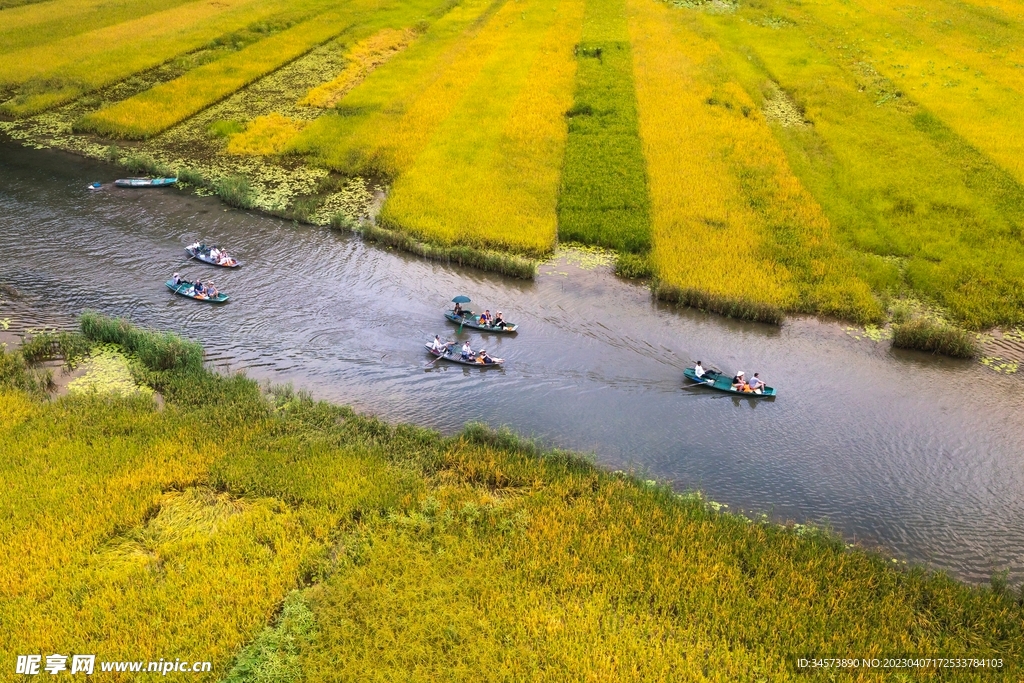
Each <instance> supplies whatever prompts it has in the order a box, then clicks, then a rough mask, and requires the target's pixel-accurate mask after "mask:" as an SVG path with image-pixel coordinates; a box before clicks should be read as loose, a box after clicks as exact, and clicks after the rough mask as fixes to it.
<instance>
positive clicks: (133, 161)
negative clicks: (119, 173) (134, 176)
mask: <svg viewBox="0 0 1024 683" xmlns="http://www.w3.org/2000/svg"><path fill="white" fill-rule="evenodd" d="M118 163H120V164H121V165H122V166H124V167H125V168H127V169H128V170H129V171H131V172H132V173H144V174H146V175H152V176H165V177H172V178H173V177H174V169H172V168H171V167H169V166H167V165H166V164H162V163H160V162H159V161H156V160H155V159H153V158H151V157H148V156H145V155H142V154H129V155H128V156H126V157H122V158H121V159H120V160H119V161H118Z"/></svg>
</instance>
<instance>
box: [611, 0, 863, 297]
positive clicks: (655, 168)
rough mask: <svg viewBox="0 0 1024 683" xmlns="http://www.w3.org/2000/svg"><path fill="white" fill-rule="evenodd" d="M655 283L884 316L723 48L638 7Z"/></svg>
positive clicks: (634, 7)
mask: <svg viewBox="0 0 1024 683" xmlns="http://www.w3.org/2000/svg"><path fill="white" fill-rule="evenodd" d="M629 12H630V36H631V39H632V41H633V51H634V64H635V80H636V90H637V101H638V104H639V114H640V133H641V138H642V140H643V144H644V153H645V156H646V158H647V172H648V178H649V182H650V194H651V218H652V236H653V243H654V249H653V254H652V260H653V263H654V266H655V269H656V272H657V275H658V276H659V277H660V278H661V279H662V281H663V282H664V283H666V284H668V285H672V286H674V287H678V288H681V289H692V290H698V291H701V292H705V293H709V294H713V295H718V296H722V297H727V298H731V299H742V300H748V301H752V302H757V303H761V304H768V305H771V306H777V307H781V308H785V309H808V310H815V311H819V312H824V313H835V314H840V315H845V316H852V317H874V316H877V314H878V311H877V306H876V305H875V304H874V303H873V301H872V299H871V295H870V292H869V291H868V288H867V285H866V284H865V283H863V282H861V281H859V280H857V279H856V278H855V276H854V274H853V268H852V264H851V263H850V262H849V260H848V259H847V258H845V257H843V256H842V255H841V254H840V253H839V251H838V247H837V245H836V244H835V242H834V239H833V235H832V227H831V225H830V223H829V221H828V219H827V218H826V216H825V214H824V213H823V211H822V210H821V207H820V206H819V205H818V203H817V202H816V201H815V200H814V198H813V197H812V196H811V195H810V193H809V192H807V190H806V189H805V188H804V187H803V185H802V184H801V182H800V180H799V179H798V178H797V177H796V176H795V175H794V174H793V172H792V170H791V169H790V167H789V164H788V161H787V159H786V156H785V154H784V152H783V150H782V148H781V147H780V146H779V144H778V142H777V141H776V140H775V138H774V136H773V135H772V131H771V128H770V127H769V126H768V124H767V122H766V121H765V119H764V116H763V115H762V114H761V113H760V111H759V107H757V106H756V105H755V103H754V101H753V100H752V99H751V98H750V96H749V94H748V93H747V92H746V91H745V90H744V89H743V88H742V87H741V86H740V84H739V83H738V82H737V81H736V80H735V79H734V78H733V76H732V75H731V74H730V73H729V70H728V68H727V64H726V60H724V59H723V55H722V53H721V49H720V48H719V46H718V45H717V44H716V43H714V42H712V41H710V40H708V39H706V38H704V37H703V36H702V35H701V33H700V32H699V31H697V30H694V27H693V25H692V24H690V23H689V18H688V15H685V14H682V13H680V12H678V11H675V10H672V9H670V8H668V7H666V6H665V5H663V4H661V3H653V2H649V1H648V0H633V1H632V2H631V3H630V4H629Z"/></svg>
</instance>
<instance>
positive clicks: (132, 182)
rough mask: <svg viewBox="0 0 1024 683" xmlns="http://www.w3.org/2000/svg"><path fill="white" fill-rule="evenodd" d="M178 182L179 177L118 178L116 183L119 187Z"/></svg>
mask: <svg viewBox="0 0 1024 683" xmlns="http://www.w3.org/2000/svg"><path fill="white" fill-rule="evenodd" d="M176 182H178V179H177V178H118V179H117V180H115V181H114V185H116V186H118V187H164V186H166V185H173V184H174V183H176Z"/></svg>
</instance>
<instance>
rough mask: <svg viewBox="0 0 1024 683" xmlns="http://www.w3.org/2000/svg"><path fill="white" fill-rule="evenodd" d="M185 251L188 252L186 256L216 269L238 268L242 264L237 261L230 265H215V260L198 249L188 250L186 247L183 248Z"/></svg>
mask: <svg viewBox="0 0 1024 683" xmlns="http://www.w3.org/2000/svg"><path fill="white" fill-rule="evenodd" d="M185 251H186V252H188V255H189V256H191V257H192V258H194V259H195V260H196V261H202V262H203V263H208V264H210V265H211V266H217V267H218V268H238V267H239V266H241V265H242V262H241V261H238V260H236V261H235V262H234V263H231V264H227V263H217V262H216V261H215V260H213V259H212V258H210V257H209V256H208V255H206V254H204V253H202V252H201V251H199V250H198V249H189V248H188V247H185Z"/></svg>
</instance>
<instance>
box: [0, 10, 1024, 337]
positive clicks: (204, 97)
mask: <svg viewBox="0 0 1024 683" xmlns="http://www.w3.org/2000/svg"><path fill="white" fill-rule="evenodd" d="M361 3H363V4H361ZM2 11H3V15H4V18H5V20H6V21H4V22H0V57H2V58H0V112H2V113H3V114H5V115H7V116H8V117H31V116H33V115H35V114H37V113H39V112H44V116H45V112H46V111H47V110H49V109H52V108H54V107H59V106H61V105H63V104H64V103H66V102H75V104H74V106H76V107H79V109H80V110H81V111H82V115H79V116H80V117H81V118H79V119H78V121H77V124H76V129H77V130H79V131H80V132H82V133H83V134H84V133H89V134H99V135H100V136H102V137H101V139H106V140H111V141H112V140H116V139H124V138H142V137H147V138H152V140H153V142H154V143H155V149H158V150H159V146H160V141H161V139H162V136H161V133H162V132H163V131H166V130H167V129H169V128H171V127H174V126H176V125H178V124H181V123H183V122H187V121H189V120H190V119H191V118H192V117H195V116H196V115H197V114H199V113H200V112H201V111H203V110H204V109H206V108H208V107H210V106H212V105H215V104H216V103H217V102H220V101H222V100H224V99H225V98H228V97H230V96H233V95H234V94H235V93H238V92H246V91H247V90H248V89H249V88H250V87H252V86H253V84H254V83H257V82H259V81H260V80H261V79H263V78H264V77H266V76H267V75H268V74H271V73H274V72H277V71H278V70H280V69H281V67H283V66H284V65H286V64H288V63H290V62H292V61H293V60H295V59H296V58H298V57H302V56H303V55H308V54H311V52H310V51H311V50H313V49H314V48H317V46H320V45H323V44H324V42H325V41H334V42H332V43H330V44H332V45H333V44H337V45H341V46H343V50H344V58H343V59H342V60H341V64H340V65H339V66H338V67H337V68H336V69H333V70H332V71H330V72H327V73H324V74H323V75H322V76H321V77H320V78H322V80H321V81H320V82H318V83H315V84H312V85H310V84H308V83H304V84H303V85H302V86H301V87H300V86H295V87H294V90H292V91H288V92H287V93H286V95H287V96H286V97H284V98H283V100H287V101H288V102H289V104H288V105H287V106H278V105H275V106H274V111H267V110H266V109H263V110H261V111H259V112H254V113H252V114H251V115H249V116H248V118H246V119H244V120H231V121H226V122H224V123H223V124H220V128H218V129H217V130H228V129H230V130H231V131H233V134H231V135H228V136H223V135H222V136H221V137H220V138H217V137H216V136H213V135H212V134H211V141H210V142H209V146H210V148H211V149H214V150H215V153H216V154H219V155H221V156H222V157H224V158H225V159H226V158H229V157H232V156H234V157H236V158H239V157H241V156H246V157H249V158H251V157H253V156H258V157H262V158H263V159H266V160H269V161H271V162H272V161H273V160H287V161H286V165H289V166H290V167H294V165H295V164H306V165H309V166H315V167H320V168H322V169H326V170H327V171H329V172H331V173H332V174H336V175H340V176H358V175H368V176H374V177H375V178H376V179H378V180H383V181H386V182H387V183H388V184H389V193H388V196H387V199H386V201H385V203H384V205H383V208H382V209H381V211H380V214H379V216H378V217H377V220H378V221H379V223H380V224H381V226H383V227H387V228H390V229H391V230H394V231H398V233H401V234H403V237H401V238H400V239H399V238H395V239H394V240H392V241H394V242H395V243H396V244H398V243H403V242H402V240H406V241H407V242H409V243H412V244H414V242H411V241H409V236H411V237H414V238H416V239H418V240H421V241H423V242H426V243H429V244H430V245H433V246H432V247H431V248H432V249H433V247H437V248H436V249H434V251H435V252H437V253H442V254H443V253H446V252H445V249H444V248H446V247H452V248H456V247H457V248H464V247H476V248H480V249H484V250H493V249H498V250H505V251H509V252H514V253H516V254H519V255H521V256H528V257H531V258H539V257H544V256H546V255H547V254H549V253H550V252H551V251H552V250H553V249H554V248H555V247H556V245H557V241H558V239H559V238H561V239H565V240H571V241H578V242H583V243H588V244H595V245H601V246H605V247H609V248H612V249H616V250H619V251H620V252H622V253H623V254H627V255H629V258H630V259H632V260H631V261H629V263H631V264H632V266H631V267H630V268H626V269H624V271H623V272H631V273H643V272H647V273H649V274H650V275H651V276H652V277H653V281H652V284H653V285H654V286H655V288H656V289H657V291H658V292H677V293H678V292H682V293H684V295H683V296H678V297H677V298H680V299H681V300H685V301H689V302H699V301H705V300H707V301H711V300H714V301H717V302H719V304H718V309H720V310H723V311H735V312H737V314H740V315H742V314H743V313H741V312H740V311H742V310H746V309H745V308H744V307H745V306H748V305H749V307H753V308H759V310H764V311H774V312H775V313H771V314H770V315H766V316H765V317H764V319H777V317H778V313H779V312H782V311H791V312H810V313H817V314H822V315H830V316H838V317H841V318H844V319H849V320H855V321H859V322H878V321H882V320H884V319H885V318H886V317H887V316H888V310H889V308H890V306H892V305H893V302H895V301H898V300H900V299H905V298H909V299H914V300H919V301H921V302H923V303H925V304H927V305H929V306H931V307H934V308H937V309H938V310H941V311H943V312H944V314H945V315H946V316H947V317H948V318H949V319H950V320H951V321H954V322H956V323H958V324H960V325H963V326H965V327H968V328H971V329H983V328H988V327H993V326H1013V325H1020V324H1021V323H1024V166H1022V163H1024V162H1022V161H1021V160H1022V159H1024V153H1022V152H1024V133H1022V132H1021V131H1022V128H1021V126H1020V125H1019V122H1018V121H1017V119H1018V118H1019V117H1018V116H1017V115H1016V113H1017V112H1019V111H1021V110H1022V105H1024V68H1022V67H1021V64H1024V52H1022V51H1024V12H1022V10H1021V7H1020V5H1019V3H1016V2H1015V1H1012V0H992V1H991V2H989V1H985V2H982V1H981V0H978V1H977V2H966V1H962V0H920V1H919V2H915V3H914V4H913V5H899V4H893V3H886V2H882V1H881V0H810V1H808V2H801V3H790V2H783V0H758V1H757V2H742V1H740V2H732V1H731V0H719V1H717V2H711V1H710V0H708V1H707V2H705V1H704V0H688V1H686V2H682V1H675V0H665V1H663V0H628V1H626V2H624V1H623V0H551V1H550V2H549V1H547V0H446V1H445V0H433V1H428V0H384V1H383V2H374V3H370V2H369V0H366V1H365V3H364V0H351V1H350V2H348V3H341V2H339V0H269V1H268V2H261V3H255V2H252V0H224V1H223V2H220V1H218V2H210V1H208V0H193V1H192V2H185V1H184V0H175V2H172V3H170V4H164V5H161V6H159V7H155V6H152V5H143V4H142V3H138V2H136V0H44V1H43V2H38V3H34V4H27V5H21V6H15V7H9V8H7V9H4V10H2ZM263 25H272V26H274V27H276V28H275V29H274V30H272V31H269V32H267V33H266V34H265V35H262V34H260V35H262V37H261V38H260V39H259V40H255V41H250V42H246V43H245V44H244V45H239V46H237V48H233V49H220V50H219V51H210V50H209V46H210V45H212V44H219V45H223V44H226V43H225V41H226V38H225V36H229V35H231V34H232V33H233V32H238V31H250V34H251V35H257V34H255V33H252V31H253V30H254V29H253V27H258V26H263ZM218 41H220V42H219V43H218ZM227 43H230V41H227ZM204 50H205V52H204ZM197 51H198V52H197ZM194 53H195V54H199V53H202V55H203V56H202V57H201V58H199V57H197V58H196V59H195V60H193V61H192V62H190V61H189V60H188V59H187V57H188V55H190V54H194ZM169 60H170V61H172V62H174V63H175V64H176V65H178V66H176V70H170V71H168V76H167V77H166V78H165V79H163V80H160V77H157V76H153V75H152V74H154V73H156V72H155V71H152V69H153V68H154V67H156V66H158V65H161V64H165V63H169ZM146 74H150V75H146ZM146 78H150V79H153V78H156V82H150V81H146ZM133 79H139V82H140V84H141V85H140V86H139V87H138V88H136V89H135V90H132V89H131V88H126V89H124V92H125V95H123V96H121V97H114V98H112V99H105V98H108V97H110V95H109V93H108V92H107V91H106V90H104V89H105V88H107V86H110V85H111V84H118V83H131V82H133ZM318 80H319V79H318ZM284 87H285V88H288V87H289V86H288V85H287V83H286V84H285V86H284ZM118 92H120V91H118ZM90 102H95V104H90ZM40 120H41V121H43V120H44V119H40ZM41 125H42V124H41ZM44 128H45V126H44ZM211 130H212V129H211ZM238 131H241V132H238ZM153 148H154V147H150V149H153ZM180 154H181V151H180V150H178V149H176V150H175V155H177V156H174V158H175V159H180V158H181V157H180ZM282 163H285V162H284V161H282ZM321 172H322V171H321ZM296 201H301V202H303V215H312V214H315V213H316V207H315V204H316V203H317V202H321V203H322V204H323V205H324V206H331V203H330V201H331V200H330V198H329V197H326V196H312V197H309V196H307V197H299V198H297V199H296ZM311 207H312V208H311ZM421 251H423V252H424V253H425V252H426V251H429V250H427V249H421ZM432 253H433V252H432ZM467 253H468V252H467ZM488 253H490V252H488ZM479 260H480V261H481V262H483V261H484V259H483V258H482V257H481V259H479ZM730 302H732V303H730ZM733 304H736V305H733ZM753 308H751V310H753Z"/></svg>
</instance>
